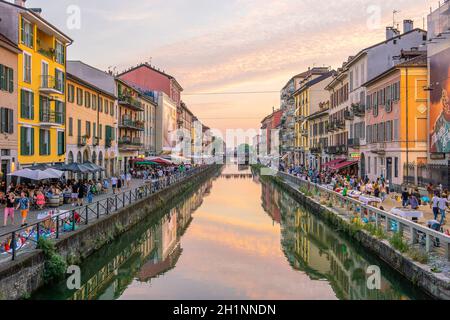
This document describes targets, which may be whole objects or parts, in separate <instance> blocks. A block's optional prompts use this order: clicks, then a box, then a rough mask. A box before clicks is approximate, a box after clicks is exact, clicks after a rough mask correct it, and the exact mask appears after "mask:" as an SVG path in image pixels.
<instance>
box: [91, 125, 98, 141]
mask: <svg viewBox="0 0 450 320" xmlns="http://www.w3.org/2000/svg"><path fill="white" fill-rule="evenodd" d="M92 133H93V135H94V138H97V123H96V122H94V124H93V128H92Z"/></svg>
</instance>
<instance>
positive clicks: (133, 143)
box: [119, 137, 144, 150]
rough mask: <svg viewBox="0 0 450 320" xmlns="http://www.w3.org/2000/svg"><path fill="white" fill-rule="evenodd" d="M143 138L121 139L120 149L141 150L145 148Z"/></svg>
mask: <svg viewBox="0 0 450 320" xmlns="http://www.w3.org/2000/svg"><path fill="white" fill-rule="evenodd" d="M143 146H144V144H143V143H142V140H141V138H131V137H122V138H119V148H121V149H123V148H126V149H133V150H134V149H139V148H141V147H143Z"/></svg>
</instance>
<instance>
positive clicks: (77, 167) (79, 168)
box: [60, 163, 91, 173]
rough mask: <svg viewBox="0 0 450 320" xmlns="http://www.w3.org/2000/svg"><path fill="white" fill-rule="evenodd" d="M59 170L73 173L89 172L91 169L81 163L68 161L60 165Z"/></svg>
mask: <svg viewBox="0 0 450 320" xmlns="http://www.w3.org/2000/svg"><path fill="white" fill-rule="evenodd" d="M60 170H61V171H69V172H75V173H89V172H90V171H91V169H89V168H88V167H86V166H85V165H82V164H81V163H69V164H65V165H63V166H61V169H60Z"/></svg>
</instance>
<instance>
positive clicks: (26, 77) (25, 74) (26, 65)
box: [23, 52, 31, 83]
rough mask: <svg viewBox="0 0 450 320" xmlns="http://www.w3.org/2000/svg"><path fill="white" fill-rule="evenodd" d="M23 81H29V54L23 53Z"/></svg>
mask: <svg viewBox="0 0 450 320" xmlns="http://www.w3.org/2000/svg"><path fill="white" fill-rule="evenodd" d="M23 81H24V82H26V83H31V55H29V54H28V53H26V52H24V53H23Z"/></svg>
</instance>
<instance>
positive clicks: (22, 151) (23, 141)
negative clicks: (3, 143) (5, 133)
mask: <svg viewBox="0 0 450 320" xmlns="http://www.w3.org/2000/svg"><path fill="white" fill-rule="evenodd" d="M26 132H27V129H26V128H24V127H20V154H21V155H23V156H26V155H27V151H26V150H27V146H26V142H27V139H26Z"/></svg>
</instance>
